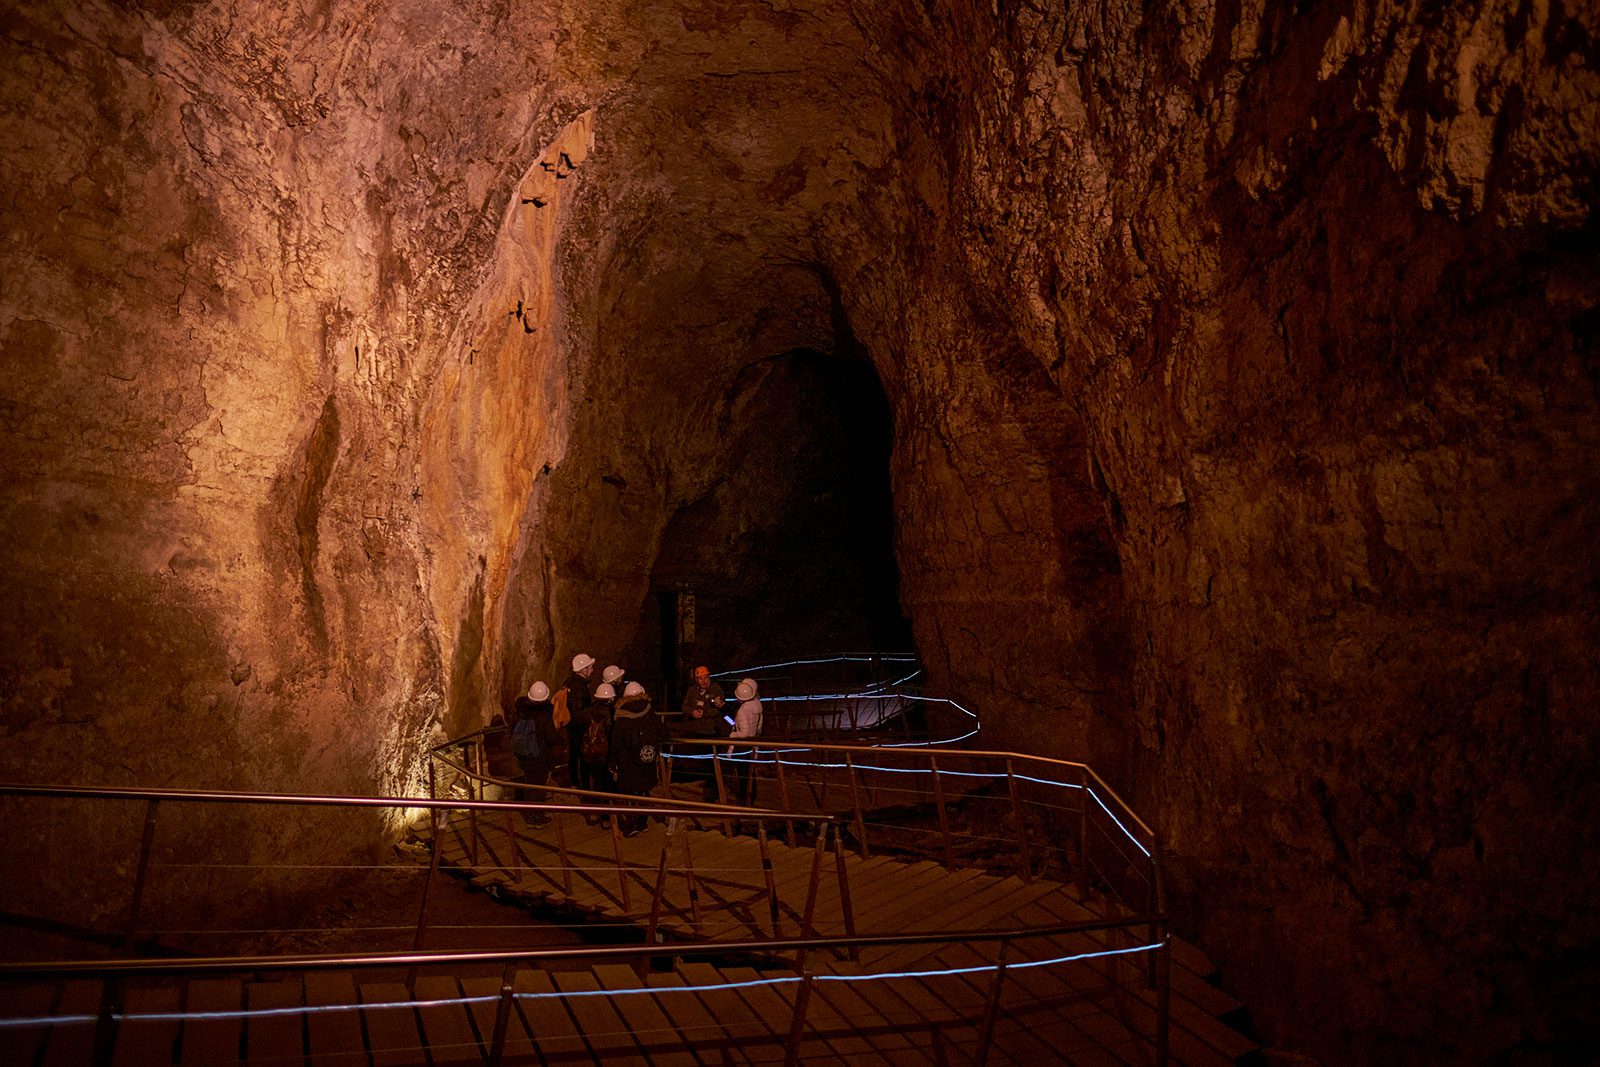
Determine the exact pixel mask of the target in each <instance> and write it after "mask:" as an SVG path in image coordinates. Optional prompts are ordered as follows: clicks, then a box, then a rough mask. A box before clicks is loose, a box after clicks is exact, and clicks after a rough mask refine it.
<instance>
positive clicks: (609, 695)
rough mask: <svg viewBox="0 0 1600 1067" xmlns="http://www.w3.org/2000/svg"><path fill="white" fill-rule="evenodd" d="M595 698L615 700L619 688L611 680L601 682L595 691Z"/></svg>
mask: <svg viewBox="0 0 1600 1067" xmlns="http://www.w3.org/2000/svg"><path fill="white" fill-rule="evenodd" d="M594 698H595V699H596V700H615V699H617V690H616V688H615V687H613V686H612V684H611V683H610V682H601V683H600V685H599V687H597V688H596V689H595V691H594Z"/></svg>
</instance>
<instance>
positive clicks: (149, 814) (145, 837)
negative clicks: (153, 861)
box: [120, 798, 161, 947]
mask: <svg viewBox="0 0 1600 1067" xmlns="http://www.w3.org/2000/svg"><path fill="white" fill-rule="evenodd" d="M160 803H161V802H160V801H159V800H156V799H154V798H151V799H150V800H147V801H145V805H144V830H143V832H142V833H141V834H140V835H139V866H138V867H137V868H136V869H135V870H134V874H133V895H132V896H131V897H130V898H129V900H128V917H127V919H126V920H124V921H123V924H122V940H121V942H120V944H121V945H123V946H124V947H126V946H128V945H131V944H132V943H133V932H134V928H135V927H136V926H137V925H138V922H139V905H140V904H142V903H143V902H144V887H145V881H146V879H147V878H148V876H149V873H150V851H151V848H152V847H153V846H154V845H155V841H156V812H157V806H158V805H159V804H160Z"/></svg>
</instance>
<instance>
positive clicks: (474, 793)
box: [467, 745, 483, 869]
mask: <svg viewBox="0 0 1600 1067" xmlns="http://www.w3.org/2000/svg"><path fill="white" fill-rule="evenodd" d="M468 751H469V752H470V753H471V755H470V756H468V757H467V770H468V772H469V773H468V774H467V799H468V800H469V801H474V802H476V801H479V800H482V799H483V796H482V792H483V790H482V788H481V787H480V785H479V783H478V779H477V778H475V777H474V774H476V772H477V767H478V755H479V752H478V746H477V745H473V746H472V747H471V748H470V749H468ZM467 834H468V837H467V855H468V859H469V861H470V862H471V864H472V866H473V868H474V869H476V868H477V866H478V809H477V808H470V807H469V808H468V809H467Z"/></svg>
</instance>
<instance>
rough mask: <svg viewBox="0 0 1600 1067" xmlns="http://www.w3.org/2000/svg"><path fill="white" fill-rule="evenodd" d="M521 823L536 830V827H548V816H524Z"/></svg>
mask: <svg viewBox="0 0 1600 1067" xmlns="http://www.w3.org/2000/svg"><path fill="white" fill-rule="evenodd" d="M522 821H523V822H525V823H527V824H528V825H529V826H532V827H535V828H538V827H542V826H549V825H550V816H548V815H524V816H523V817H522Z"/></svg>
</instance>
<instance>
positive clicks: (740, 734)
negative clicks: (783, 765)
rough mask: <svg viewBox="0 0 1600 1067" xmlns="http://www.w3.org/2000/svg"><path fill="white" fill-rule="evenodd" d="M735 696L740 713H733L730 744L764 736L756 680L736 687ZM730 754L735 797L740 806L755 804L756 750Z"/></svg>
mask: <svg viewBox="0 0 1600 1067" xmlns="http://www.w3.org/2000/svg"><path fill="white" fill-rule="evenodd" d="M733 695H734V696H735V697H737V698H738V700H739V710H738V711H736V712H734V716H733V732H732V733H730V734H729V735H728V740H730V741H752V740H754V739H756V738H758V737H760V736H761V697H760V693H759V691H758V688H757V686H756V680H755V679H754V678H746V679H744V680H743V681H741V682H740V683H739V684H738V685H737V686H735V687H734V690H733ZM728 755H729V756H730V757H732V763H733V796H734V801H735V802H736V803H739V804H753V803H754V802H755V788H754V781H755V780H754V778H752V777H751V774H750V768H751V761H753V760H754V759H755V757H756V752H755V749H753V748H743V749H741V748H738V747H730V748H729V749H728Z"/></svg>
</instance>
